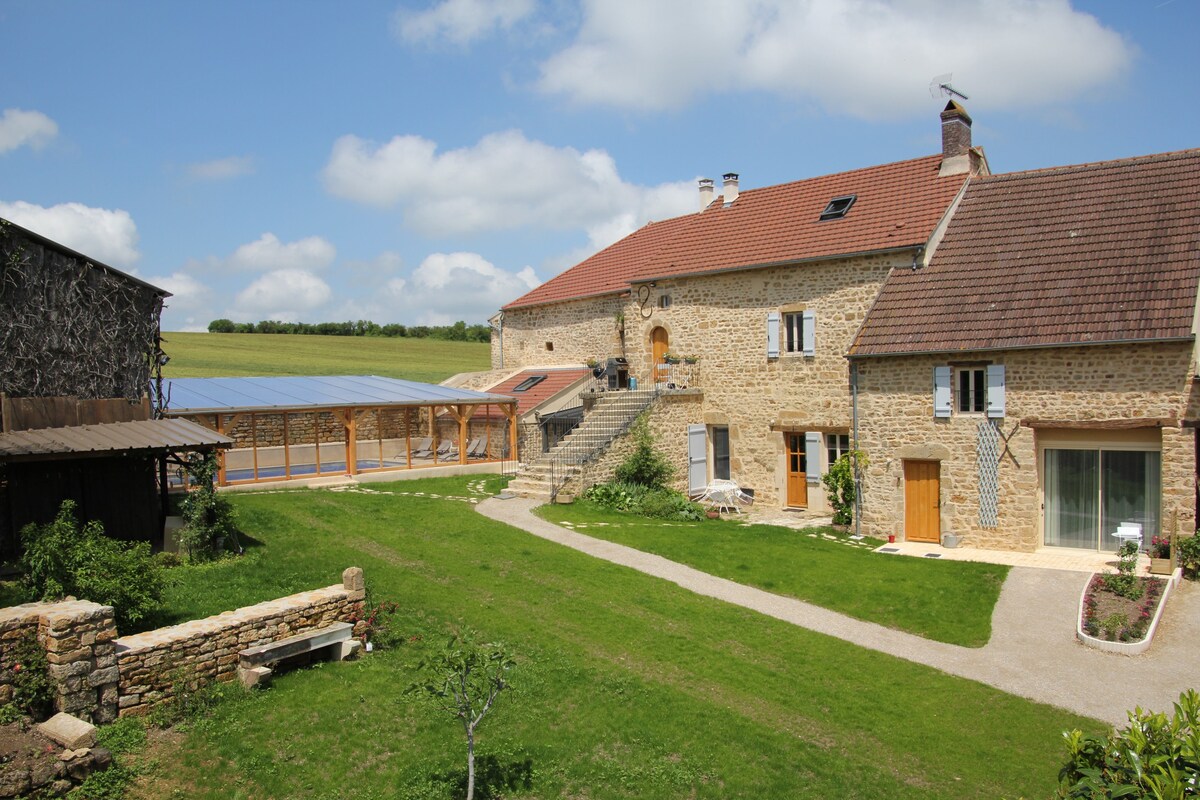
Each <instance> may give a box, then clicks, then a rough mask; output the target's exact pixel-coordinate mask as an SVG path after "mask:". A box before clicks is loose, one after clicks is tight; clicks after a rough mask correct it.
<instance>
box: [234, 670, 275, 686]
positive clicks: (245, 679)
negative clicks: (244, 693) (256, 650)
mask: <svg viewBox="0 0 1200 800" xmlns="http://www.w3.org/2000/svg"><path fill="white" fill-rule="evenodd" d="M271 673H272V670H271V668H270V667H238V680H239V681H241V682H242V686H245V687H246V688H247V689H252V688H254V687H255V686H265V685H266V684H267V683H268V682H269V681H270V680H271Z"/></svg>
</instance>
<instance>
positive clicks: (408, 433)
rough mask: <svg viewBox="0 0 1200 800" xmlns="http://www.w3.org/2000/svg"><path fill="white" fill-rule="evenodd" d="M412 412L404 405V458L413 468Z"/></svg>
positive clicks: (410, 467) (409, 466)
mask: <svg viewBox="0 0 1200 800" xmlns="http://www.w3.org/2000/svg"><path fill="white" fill-rule="evenodd" d="M411 412H412V409H411V408H409V407H408V406H405V407H404V460H405V463H406V464H408V468H409V469H412V418H411V417H410V416H409V414H410V413H411Z"/></svg>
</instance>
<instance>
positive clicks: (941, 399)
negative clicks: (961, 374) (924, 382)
mask: <svg viewBox="0 0 1200 800" xmlns="http://www.w3.org/2000/svg"><path fill="white" fill-rule="evenodd" d="M933 415H934V416H935V417H948V416H950V368H949V367H934V368H933Z"/></svg>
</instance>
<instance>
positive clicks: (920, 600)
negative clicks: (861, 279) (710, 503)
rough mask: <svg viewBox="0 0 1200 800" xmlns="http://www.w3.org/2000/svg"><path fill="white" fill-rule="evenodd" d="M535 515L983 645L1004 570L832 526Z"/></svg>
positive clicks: (592, 513)
mask: <svg viewBox="0 0 1200 800" xmlns="http://www.w3.org/2000/svg"><path fill="white" fill-rule="evenodd" d="M537 513H538V514H540V515H541V516H542V517H543V518H544V519H547V520H549V521H550V522H556V523H567V524H569V525H570V526H571V527H573V528H576V529H577V530H579V531H580V532H581V533H586V534H587V535H588V536H594V537H596V538H599V539H605V540H607V541H610V542H617V543H618V544H623V545H626V546H628V547H633V548H636V549H638V550H644V551H646V552H648V553H654V554H656V555H660V556H663V557H664V558H669V559H671V560H672V561H679V562H681V563H683V564H687V565H689V566H692V567H695V568H696V569H699V570H703V571H704V572H708V573H711V574H713V575H719V576H721V577H723V578H728V579H729V580H732V581H737V582H738V583H744V584H747V585H750V586H755V587H758V588H760V589H765V590H767V591H769V592H774V593H776V594H782V595H786V596H788V597H795V598H797V599H800V600H807V601H808V602H810V603H815V604H817V605H820V606H824V607H825V608H829V609H832V610H834V611H840V612H842V613H843V614H849V615H850V616H852V617H856V618H858V619H862V620H866V621H868V622H877V623H879V624H880V625H886V626H888V627H892V628H898V629H900V630H904V631H908V632H909V633H915V634H917V635H918V636H924V637H926V638H928V639H936V640H937V641H940V642H948V643H950V644H958V645H963V646H965V647H982V646H983V645H985V644H987V641H988V639H989V638H990V637H991V632H992V611H993V609H994V608H995V606H996V601H997V600H998V599H999V597H1000V588H1001V586H1002V585H1003V584H1004V579H1005V578H1006V577H1007V576H1008V567H1004V566H999V565H996V564H981V563H972V562H965V561H944V562H943V561H932V560H927V559H918V558H900V557H896V556H889V555H884V554H880V553H875V552H872V551H871V549H870V547H852V546H849V545H848V544H847V542H849V540H848V539H847V538H846V537H845V536H844V535H839V534H836V532H835V531H834V530H833V529H813V530H808V531H797V530H792V529H791V528H783V527H775V526H771V525H746V524H744V523H740V522H736V521H734V520H733V519H720V520H705V521H703V522H680V523H671V524H669V525H668V524H664V523H663V522H662V521H661V520H653V519H646V518H645V517H640V516H637V515H635V514H628V513H623V512H619V511H610V510H607V509H604V508H601V507H599V506H597V505H595V504H594V503H590V502H588V501H586V500H580V501H578V502H576V503H573V504H571V505H550V506H542V507H541V508H540V509H538V511H537ZM828 536H835V538H834V539H829V538H826V537H828ZM866 541H870V542H871V543H872V544H873V545H875V546H878V545H879V544H881V542H878V541H874V540H866ZM839 542H842V543H840V544H839Z"/></svg>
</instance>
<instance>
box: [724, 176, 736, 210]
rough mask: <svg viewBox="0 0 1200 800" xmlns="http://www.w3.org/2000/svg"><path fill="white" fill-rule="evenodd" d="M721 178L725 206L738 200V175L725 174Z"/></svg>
mask: <svg viewBox="0 0 1200 800" xmlns="http://www.w3.org/2000/svg"><path fill="white" fill-rule="evenodd" d="M722 177H724V178H725V186H724V194H725V205H729V204H730V203H732V202H733V201H734V200H737V199H738V174H737V173H736V172H726V173H725V174H724V175H723V176H722Z"/></svg>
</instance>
